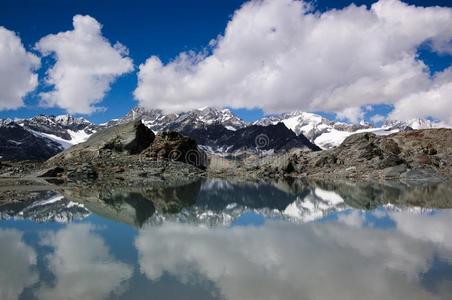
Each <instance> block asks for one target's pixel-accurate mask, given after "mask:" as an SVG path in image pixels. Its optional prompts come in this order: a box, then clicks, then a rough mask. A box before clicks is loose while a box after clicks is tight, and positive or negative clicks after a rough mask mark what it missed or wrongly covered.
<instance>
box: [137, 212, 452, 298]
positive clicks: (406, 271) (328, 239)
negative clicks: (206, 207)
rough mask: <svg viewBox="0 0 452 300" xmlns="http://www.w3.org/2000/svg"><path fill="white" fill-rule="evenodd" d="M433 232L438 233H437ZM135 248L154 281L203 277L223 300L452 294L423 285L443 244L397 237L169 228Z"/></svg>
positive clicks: (304, 228)
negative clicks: (434, 292)
mask: <svg viewBox="0 0 452 300" xmlns="http://www.w3.org/2000/svg"><path fill="white" fill-rule="evenodd" d="M416 217H417V216H413V215H408V216H407V217H406V218H407V219H410V218H411V219H412V218H416ZM431 218H433V219H435V216H431ZM429 230H433V231H431V232H430V233H431V234H434V231H435V228H434V227H429ZM426 232H427V230H426ZM193 241H196V242H193ZM136 246H137V249H138V253H139V263H140V267H141V271H142V272H143V273H144V274H145V275H146V276H147V277H148V278H149V279H151V280H157V279H159V278H160V277H161V276H163V275H164V274H170V275H173V276H176V277H177V278H179V279H180V280H181V281H182V282H186V281H190V280H199V279H198V278H196V279H193V274H200V275H202V277H203V278H205V279H207V280H209V281H211V282H213V283H214V284H215V286H216V288H218V290H219V291H220V293H221V295H222V296H223V298H225V299H410V298H415V299H447V297H448V295H449V294H450V289H449V290H447V291H444V293H442V294H441V295H436V294H433V293H431V292H430V291H428V290H426V289H425V288H424V286H423V283H422V281H421V277H422V274H424V273H425V272H428V271H429V270H430V268H431V261H432V260H433V258H434V257H435V255H436V253H437V250H438V249H437V244H436V243H435V242H431V241H430V240H428V241H420V240H418V239H416V238H413V237H411V236H408V235H405V234H404V233H403V232H399V231H397V230H380V229H372V228H365V227H356V226H345V225H343V224H340V223H329V224H328V223H311V224H304V225H301V226H300V225H295V224H282V223H272V222H269V223H266V224H265V225H264V226H262V227H254V226H251V227H233V228H224V227H222V228H218V227H217V228H206V227H197V226H191V225H186V224H175V223H164V224H163V225H162V226H158V227H152V226H149V227H146V228H144V229H143V230H141V231H140V234H139V236H138V238H137V240H136ZM440 253H441V252H440ZM440 256H441V255H440ZM446 257H449V256H446ZM250 287H253V288H250Z"/></svg>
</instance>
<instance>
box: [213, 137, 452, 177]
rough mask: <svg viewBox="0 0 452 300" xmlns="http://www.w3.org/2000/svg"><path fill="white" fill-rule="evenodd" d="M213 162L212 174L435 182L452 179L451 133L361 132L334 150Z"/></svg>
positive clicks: (214, 160) (297, 152) (252, 156)
mask: <svg viewBox="0 0 452 300" xmlns="http://www.w3.org/2000/svg"><path fill="white" fill-rule="evenodd" d="M212 161H213V162H214V163H211V164H210V169H209V171H210V172H209V174H210V175H212V176H242V177H243V176H245V177H246V176H251V177H258V178H267V177H270V178H278V177H304V178H319V179H322V178H323V179H351V180H394V179H397V180H407V181H425V182H436V181H442V180H447V179H452V129H443V128H440V129H424V130H412V131H406V132H399V133H394V134H391V135H387V136H377V135H375V134H373V133H358V134H354V135H352V136H350V137H348V138H347V139H346V140H345V141H344V142H343V143H342V144H341V145H340V146H339V147H336V148H333V149H330V150H324V151H316V152H306V151H302V152H299V151H293V152H286V153H283V154H279V155H274V156H270V157H269V156H259V155H249V156H246V157H245V158H242V159H224V158H221V159H218V158H214V159H212Z"/></svg>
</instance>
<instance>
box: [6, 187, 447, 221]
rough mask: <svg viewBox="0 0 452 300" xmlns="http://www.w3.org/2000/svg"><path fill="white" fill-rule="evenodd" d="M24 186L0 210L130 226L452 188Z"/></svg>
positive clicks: (412, 199) (424, 203)
mask: <svg viewBox="0 0 452 300" xmlns="http://www.w3.org/2000/svg"><path fill="white" fill-rule="evenodd" d="M29 193H34V194H33V195H32V197H31V196H30V195H29V194H24V197H27V200H26V201H17V202H15V203H9V204H5V205H2V206H0V217H1V218H3V219H5V218H25V219H32V220H35V221H38V222H44V221H50V220H51V221H59V222H70V221H72V220H76V219H82V218H84V217H86V216H88V215H89V214H90V213H94V214H95V215H98V216H101V217H104V218H108V219H112V220H116V221H120V222H123V223H127V224H130V225H132V226H135V227H142V226H143V224H145V223H147V222H149V223H152V224H156V223H162V222H163V221H176V222H184V223H202V224H207V225H212V226H213V225H229V224H231V223H233V222H234V221H235V220H236V219H238V218H240V217H241V216H242V215H244V214H245V213H247V212H251V213H253V214H258V215H261V216H263V217H266V218H284V219H288V220H291V221H293V222H308V221H314V220H317V219H321V218H323V217H326V216H328V215H330V214H334V213H337V212H339V211H342V210H345V209H347V208H358V209H374V208H376V207H379V206H382V205H386V204H387V203H392V204H393V205H395V206H397V207H402V208H403V207H412V206H416V207H428V208H449V207H452V199H451V195H452V188H451V187H450V186H449V185H448V184H446V183H443V184H437V185H433V186H410V187H408V186H406V185H403V184H402V183H388V182H386V183H384V184H383V183H349V182H324V181H313V182H306V181H302V180H292V181H286V180H280V181H255V182H249V181H248V182H243V181H230V180H222V179H221V180H220V179H206V180H202V181H195V182H191V183H190V184H184V185H178V186H160V185H155V186H144V187H130V188H127V189H125V188H121V189H116V188H112V187H108V186H97V187H90V188H84V187H83V188H82V187H71V188H67V189H63V190H62V192H55V191H38V192H29ZM29 198H30V199H31V200H30V199H29Z"/></svg>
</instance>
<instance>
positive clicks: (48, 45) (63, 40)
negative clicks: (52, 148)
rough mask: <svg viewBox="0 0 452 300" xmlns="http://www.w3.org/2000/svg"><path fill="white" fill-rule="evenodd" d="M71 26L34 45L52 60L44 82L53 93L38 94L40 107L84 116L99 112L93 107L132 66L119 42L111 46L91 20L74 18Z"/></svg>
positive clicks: (96, 24)
mask: <svg viewBox="0 0 452 300" xmlns="http://www.w3.org/2000/svg"><path fill="white" fill-rule="evenodd" d="M73 26H74V30H71V31H66V32H60V33H58V34H51V35H48V36H45V37H43V38H42V39H41V40H40V41H39V42H38V43H37V44H36V48H37V49H38V50H39V51H40V52H41V53H42V54H43V55H45V56H46V55H51V54H54V58H55V65H54V66H53V67H52V68H51V69H50V70H49V71H48V72H47V78H46V80H47V82H48V83H49V84H50V85H52V86H53V89H52V90H51V91H48V92H43V93H41V98H42V100H41V105H43V106H50V107H53V106H58V107H61V108H63V109H65V110H67V111H68V112H70V113H84V114H87V113H92V112H94V111H95V110H96V109H98V107H96V106H95V105H96V104H98V103H99V102H100V101H102V99H103V97H104V96H105V94H106V93H107V92H108V90H109V89H110V86H111V84H112V83H113V82H114V81H115V79H116V78H117V77H118V76H120V75H122V74H125V73H128V72H131V71H132V70H133V63H132V60H131V59H130V58H129V57H128V50H127V48H126V47H125V46H123V45H122V44H120V43H119V42H117V43H116V44H114V45H113V46H112V45H111V44H110V42H109V41H108V40H107V39H106V38H105V37H104V36H103V35H102V32H101V28H102V26H101V24H99V22H97V21H96V20H95V19H94V18H92V17H90V16H81V15H76V16H74V18H73Z"/></svg>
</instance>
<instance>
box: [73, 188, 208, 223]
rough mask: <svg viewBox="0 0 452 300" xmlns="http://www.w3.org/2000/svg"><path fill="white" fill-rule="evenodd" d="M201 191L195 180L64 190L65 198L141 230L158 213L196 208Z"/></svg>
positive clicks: (100, 214)
mask: <svg viewBox="0 0 452 300" xmlns="http://www.w3.org/2000/svg"><path fill="white" fill-rule="evenodd" d="M199 188H200V183H199V182H198V181H195V182H192V183H190V184H186V185H181V186H170V187H168V186H159V185H155V186H152V187H143V188H120V189H114V188H113V189H112V188H111V187H108V186H99V187H97V188H90V189H84V188H72V189H67V190H64V195H65V196H66V197H67V198H69V199H71V200H73V201H76V202H78V203H81V204H83V205H84V206H85V207H86V208H88V209H89V210H90V211H91V212H93V213H95V214H97V215H99V216H102V217H106V218H108V219H113V220H116V221H120V222H123V223H127V224H130V225H133V226H138V227H141V226H142V225H143V224H144V223H145V222H146V221H147V220H148V219H149V218H150V217H151V216H152V215H153V214H154V213H155V211H156V210H158V211H159V212H161V213H176V212H179V211H180V210H181V209H182V208H183V207H185V206H190V205H193V204H194V203H195V201H196V196H197V193H198V191H199Z"/></svg>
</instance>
